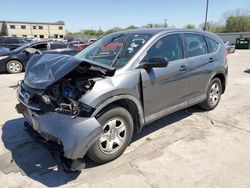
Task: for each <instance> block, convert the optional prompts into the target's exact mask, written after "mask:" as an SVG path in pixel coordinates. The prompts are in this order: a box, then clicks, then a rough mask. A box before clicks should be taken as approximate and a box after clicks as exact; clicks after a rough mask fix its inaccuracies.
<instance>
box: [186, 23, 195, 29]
mask: <svg viewBox="0 0 250 188" xmlns="http://www.w3.org/2000/svg"><path fill="white" fill-rule="evenodd" d="M184 28H186V29H195V28H196V27H195V25H193V24H187V25H185V26H184Z"/></svg>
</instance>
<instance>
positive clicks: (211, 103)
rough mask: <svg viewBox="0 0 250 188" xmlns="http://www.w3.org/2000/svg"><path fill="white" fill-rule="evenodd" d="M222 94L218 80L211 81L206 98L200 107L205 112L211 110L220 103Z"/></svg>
mask: <svg viewBox="0 0 250 188" xmlns="http://www.w3.org/2000/svg"><path fill="white" fill-rule="evenodd" d="M221 93H222V84H221V81H220V79H219V78H214V79H212V80H211V82H210V84H209V86H208V89H207V98H206V100H205V101H204V102H202V103H201V104H200V106H201V107H202V108H203V109H204V110H207V111H210V110H213V109H215V108H216V106H217V105H218V104H219V102H220V98H221Z"/></svg>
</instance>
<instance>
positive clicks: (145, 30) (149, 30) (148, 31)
mask: <svg viewBox="0 0 250 188" xmlns="http://www.w3.org/2000/svg"><path fill="white" fill-rule="evenodd" d="M161 32H164V33H170V32H199V33H202V32H203V31H202V30H196V29H181V28H142V29H132V30H126V31H118V32H117V33H124V34H129V33H143V34H153V35H155V34H158V33H161Z"/></svg>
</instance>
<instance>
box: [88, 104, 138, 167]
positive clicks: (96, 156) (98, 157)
mask: <svg viewBox="0 0 250 188" xmlns="http://www.w3.org/2000/svg"><path fill="white" fill-rule="evenodd" d="M97 120H98V121H99V123H100V124H101V125H102V128H103V131H104V133H103V135H102V136H101V137H100V138H99V139H98V140H97V141H96V142H95V143H94V144H93V145H92V146H91V148H90V149H89V151H88V153H87V155H88V157H89V158H90V159H92V160H93V161H95V162H97V163H100V164H103V163H107V162H109V161H112V160H114V159H116V158H117V157H119V156H120V155H121V154H122V153H123V152H124V151H125V149H126V148H127V146H128V145H129V143H130V141H131V138H132V135H133V129H134V126H133V119H132V117H131V115H130V113H129V112H128V111H127V110H126V109H124V108H122V107H112V108H109V109H108V110H107V111H105V112H104V113H103V114H102V115H101V116H100V117H99V118H97Z"/></svg>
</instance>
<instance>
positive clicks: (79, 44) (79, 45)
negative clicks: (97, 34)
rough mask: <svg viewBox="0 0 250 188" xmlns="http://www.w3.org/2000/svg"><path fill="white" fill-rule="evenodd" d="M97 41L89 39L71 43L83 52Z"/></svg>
mask: <svg viewBox="0 0 250 188" xmlns="http://www.w3.org/2000/svg"><path fill="white" fill-rule="evenodd" d="M95 41H97V39H89V40H88V41H85V42H84V41H71V42H69V43H71V44H73V46H75V47H77V48H78V49H80V50H82V49H84V48H86V47H88V46H89V45H91V44H93V43H94V42H95Z"/></svg>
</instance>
